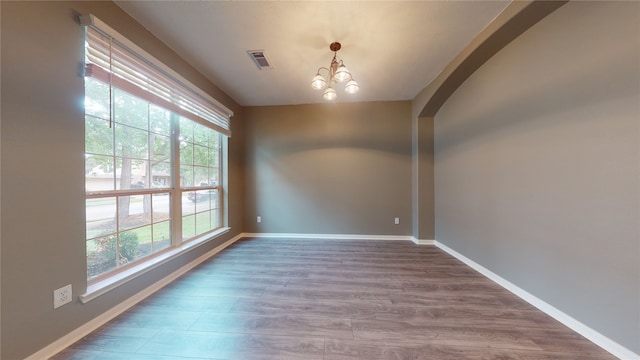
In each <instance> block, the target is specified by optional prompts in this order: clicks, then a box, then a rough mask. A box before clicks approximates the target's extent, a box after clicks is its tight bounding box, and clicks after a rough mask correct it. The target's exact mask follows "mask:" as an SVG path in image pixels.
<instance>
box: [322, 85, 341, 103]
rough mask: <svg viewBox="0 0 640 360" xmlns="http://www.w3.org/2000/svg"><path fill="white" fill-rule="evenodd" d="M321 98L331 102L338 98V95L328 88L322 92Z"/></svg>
mask: <svg viewBox="0 0 640 360" xmlns="http://www.w3.org/2000/svg"><path fill="white" fill-rule="evenodd" d="M322 97H324V99H325V100H328V101H331V100H335V99H336V98H337V97H338V95H337V94H336V91H335V90H333V88H332V87H328V88H327V90H325V91H324V95H323V96H322Z"/></svg>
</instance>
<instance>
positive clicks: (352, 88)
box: [344, 80, 360, 94]
mask: <svg viewBox="0 0 640 360" xmlns="http://www.w3.org/2000/svg"><path fill="white" fill-rule="evenodd" d="M358 90H360V85H358V83H357V82H356V81H355V80H351V81H349V82H348V83H347V85H345V86H344V92H346V93H347V94H355V93H357V92H358Z"/></svg>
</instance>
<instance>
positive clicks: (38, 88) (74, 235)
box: [0, 1, 243, 360]
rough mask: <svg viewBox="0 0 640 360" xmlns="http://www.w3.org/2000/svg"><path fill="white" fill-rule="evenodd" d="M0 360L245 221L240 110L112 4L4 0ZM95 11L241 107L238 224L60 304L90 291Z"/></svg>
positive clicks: (233, 197) (234, 151)
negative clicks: (86, 58)
mask: <svg viewBox="0 0 640 360" xmlns="http://www.w3.org/2000/svg"><path fill="white" fill-rule="evenodd" d="M1 7H2V8H1V16H2V19H1V26H2V42H1V46H2V49H1V51H2V69H1V70H2V79H1V81H2V83H1V87H2V99H1V102H2V109H1V111H2V113H1V117H2V123H1V142H0V143H1V146H2V149H1V152H0V153H1V156H2V158H1V166H2V184H1V186H2V188H1V193H2V199H1V204H0V205H1V216H2V228H1V229H0V231H1V238H2V254H1V256H2V258H1V262H0V263H1V267H2V269H1V276H2V285H1V286H2V291H1V294H2V299H1V300H2V301H1V312H2V319H1V320H2V323H1V329H2V331H1V335H2V339H1V343H2V353H1V354H0V357H1V358H2V359H7V360H14V359H22V358H24V357H26V356H28V355H30V354H31V353H33V352H35V351H37V350H40V349H41V348H42V347H44V346H46V345H48V344H49V343H51V342H53V341H55V340H57V339H58V338H60V337H62V336H63V335H65V334H67V333H68V332H70V331H71V330H73V329H75V328H76V327H78V326H79V325H81V324H83V323H85V322H87V321H89V320H91V319H92V318H93V317H95V316H97V315H99V314H101V313H103V312H104V311H106V310H107V309H109V308H111V307H113V306H115V305H116V304H118V303H120V302H121V301H123V300H124V299H126V298H128V297H130V296H131V295H133V294H135V293H137V292H138V291H140V290H142V289H143V288H145V287H147V286H149V285H150V284H152V283H154V282H155V281H157V280H159V279H160V278H162V277H164V276H166V275H168V274H170V273H171V272H173V271H174V270H176V269H178V268H179V267H180V266H182V265H184V264H186V263H188V262H189V261H191V260H192V259H195V258H197V257H198V256H200V255H202V254H204V253H205V252H206V251H208V250H210V249H211V248H213V247H214V246H215V245H216V244H217V243H220V242H221V241H223V240H226V239H229V238H231V236H233V235H236V234H238V233H239V232H240V231H241V227H242V201H243V200H242V181H243V178H242V143H241V140H242V138H243V135H242V121H241V117H242V114H241V113H242V111H241V109H240V108H239V107H238V106H237V104H235V103H234V102H233V101H232V100H231V99H230V98H229V97H228V96H226V95H225V94H223V93H221V92H220V91H219V90H218V89H217V88H216V87H215V86H214V85H212V84H211V83H209V82H208V81H207V80H206V79H205V78H204V77H203V76H201V75H200V74H198V73H197V72H196V71H195V70H194V69H192V68H191V67H190V66H189V65H188V64H187V63H185V62H184V61H183V60H181V59H180V57H179V56H178V55H176V54H175V53H173V52H172V51H170V50H169V49H168V48H167V47H165V46H164V45H163V44H162V43H160V42H159V41H158V40H157V39H155V38H154V37H152V36H151V35H150V34H149V33H148V32H147V31H146V30H145V29H144V28H142V27H141V26H140V25H138V24H137V23H135V22H134V21H133V20H132V19H131V18H130V17H129V16H127V15H126V14H125V13H124V12H122V11H121V10H120V9H119V8H118V7H117V6H115V5H114V4H113V3H111V2H86V3H80V2H73V3H69V2H7V1H2V2H1ZM78 13H93V14H95V15H96V16H98V17H99V18H101V20H104V21H105V22H107V23H108V24H110V25H111V26H112V27H113V28H115V29H116V30H118V31H120V32H121V33H123V34H124V35H125V36H128V37H129V38H130V39H131V40H132V41H134V42H136V43H138V44H139V45H140V46H141V47H143V48H144V49H145V50H147V51H148V52H150V53H151V54H153V55H154V56H156V57H157V58H159V59H160V60H162V61H163V62H165V63H166V64H167V65H169V66H170V67H172V68H173V69H174V70H176V71H178V72H179V73H181V74H182V75H183V76H185V77H186V78H187V79H189V80H191V81H192V82H194V83H195V84H197V85H198V86H200V87H201V88H202V89H203V90H205V91H207V92H208V93H210V94H211V95H212V96H214V97H215V98H217V99H218V100H220V101H222V102H223V103H225V105H227V106H228V107H230V108H232V109H233V110H234V111H235V112H236V116H235V117H234V119H233V120H232V121H233V125H232V126H233V131H234V133H233V138H231V139H230V145H229V147H230V164H229V179H230V181H229V182H230V184H229V193H228V195H229V198H230V201H229V207H230V214H229V222H230V225H231V227H232V231H231V233H230V234H228V235H227V236H226V237H224V238H223V239H220V240H217V241H215V242H214V243H211V244H206V245H204V246H202V247H200V248H198V249H196V250H193V251H191V252H189V253H187V254H185V255H183V256H180V257H179V258H177V259H176V260H174V261H171V262H169V263H167V264H165V265H162V266H160V267H159V268H157V271H153V272H150V273H147V274H145V275H143V276H141V277H139V278H137V279H136V280H134V281H131V282H129V283H128V284H126V285H124V286H122V287H120V288H118V289H117V290H113V291H111V292H109V293H108V294H106V295H103V296H101V297H99V298H98V299H96V300H94V301H91V302H90V303H88V304H84V305H82V304H80V303H76V302H73V303H71V304H68V305H65V306H63V307H61V308H59V309H56V310H54V309H53V306H52V291H53V290H54V289H56V288H59V287H61V286H64V285H66V284H72V285H73V290H74V291H73V295H74V297H76V296H78V295H80V294H81V293H83V292H84V290H85V289H86V260H85V248H84V247H85V245H84V218H85V214H84V159H83V152H84V120H83V118H84V110H83V107H82V101H83V96H84V95H83V94H84V89H83V80H82V77H81V76H80V75H79V70H80V68H81V64H82V62H83V41H84V40H83V30H82V28H81V27H80V26H79V25H78V24H77V23H76V22H75V17H76V15H77V14H78Z"/></svg>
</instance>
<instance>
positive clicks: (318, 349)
mask: <svg viewBox="0 0 640 360" xmlns="http://www.w3.org/2000/svg"><path fill="white" fill-rule="evenodd" d="M54 359H55V360H63V359H65V360H69V359H83V360H117V359H127V360H148V359H154V360H178V359H183V360H184V359H192V360H193V359H196V360H198V359H216V360H232V359H234V360H236V359H241V360H245V359H248V360H254V359H256V360H257V359H264V360H272V359H273V360H276V359H277V360H288V359H292V360H293V359H296V360H305V359H309V360H316V359H318V360H346V359H364V360H377V359H432V360H433V359H443V360H447V359H456V360H464V359H470V360H480V359H482V360H484V359H520V360H533V359H558V360H567V359H587V360H600V359H602V360H605V359H615V357H613V356H611V355H610V354H608V353H607V352H605V351H604V350H602V349H600V348H599V347H597V346H596V345H594V344H592V343H590V342H589V341H587V340H586V339H584V338H583V337H582V336H580V335H578V334H576V333H574V332H573V331H571V330H570V329H568V328H566V327H565V326H564V325H562V324H560V323H558V322H557V321H555V320H553V319H552V318H550V317H549V316H547V315H546V314H544V313H542V312H540V311H539V310H537V309H535V308H534V307H532V306H531V305H530V304H528V303H526V302H524V301H522V300H521V299H519V298H518V297H516V296H515V295H513V294H511V293H509V292H508V291H506V290H504V289H503V288H501V287H500V286H499V285H497V284H495V283H493V282H492V281H490V280H489V279H487V278H485V277H483V276H482V275H480V274H479V273H477V272H476V271H474V270H473V269H471V268H469V267H467V266H466V265H464V264H463V263H461V262H460V261H458V260H457V259H455V258H453V257H451V256H449V255H448V254H446V253H444V252H443V251H441V250H440V249H438V248H436V247H433V246H417V245H414V244H412V243H410V242H400V241H361V240H348V241H347V240H345V241H336V240H329V241H326V240H312V239H301V240H291V239H246V240H242V241H238V242H236V243H235V244H234V245H232V246H230V247H229V248H227V249H226V250H224V251H223V252H221V253H219V254H217V255H216V256H215V257H214V258H212V259H209V260H208V261H206V262H205V263H203V264H201V265H200V266H198V267H197V268H196V269H193V270H192V271H191V272H190V273H188V274H186V275H184V276H183V277H181V278H180V279H178V280H176V281H175V282H174V283H172V284H170V285H168V286H167V287H165V288H164V289H162V290H161V291H159V292H157V293H156V294H154V295H153V296H151V297H149V298H148V299H145V300H144V301H142V302H141V303H139V304H138V305H136V306H134V307H133V308H131V309H130V310H128V311H126V312H125V313H124V314H122V315H121V316H119V317H118V318H116V319H114V320H113V321H111V322H110V323H108V324H106V325H105V326H103V327H101V328H100V329H98V330H96V331H95V332H93V333H92V334H90V335H88V336H86V337H85V338H83V339H82V340H80V341H78V342H77V343H75V344H73V345H72V346H71V347H69V348H68V349H66V350H64V351H63V352H61V353H60V354H58V355H57V356H55V357H54Z"/></svg>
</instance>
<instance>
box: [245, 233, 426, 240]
mask: <svg viewBox="0 0 640 360" xmlns="http://www.w3.org/2000/svg"><path fill="white" fill-rule="evenodd" d="M242 236H243V237H247V238H282V239H318V240H400V241H413V239H414V238H413V236H409V235H407V236H405V235H347V234H295V233H242Z"/></svg>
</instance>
